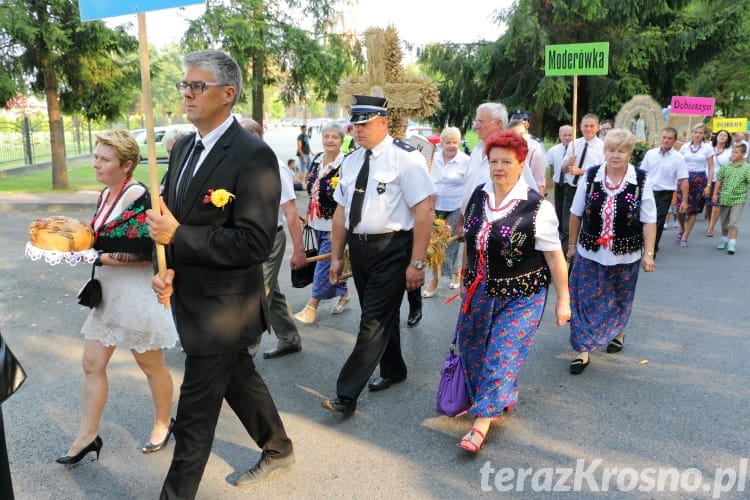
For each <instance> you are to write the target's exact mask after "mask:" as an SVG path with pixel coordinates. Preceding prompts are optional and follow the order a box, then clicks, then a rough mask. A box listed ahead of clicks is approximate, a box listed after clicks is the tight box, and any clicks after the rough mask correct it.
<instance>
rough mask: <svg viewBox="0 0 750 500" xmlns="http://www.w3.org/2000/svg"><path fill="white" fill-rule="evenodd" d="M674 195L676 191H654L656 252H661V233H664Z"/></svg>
mask: <svg viewBox="0 0 750 500" xmlns="http://www.w3.org/2000/svg"><path fill="white" fill-rule="evenodd" d="M673 194H674V191H654V200H656V244H655V245H654V252H658V251H659V241H660V240H661V233H663V232H664V221H665V220H667V214H668V213H669V206H670V205H671V204H672V195H673Z"/></svg>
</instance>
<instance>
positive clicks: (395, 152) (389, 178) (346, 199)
mask: <svg viewBox="0 0 750 500" xmlns="http://www.w3.org/2000/svg"><path fill="white" fill-rule="evenodd" d="M365 151H366V150H365V148H359V149H357V150H356V151H354V152H353V153H352V154H350V155H349V156H347V157H346V158H344V162H343V163H342V167H341V177H340V180H339V184H338V186H336V191H335V192H334V193H333V198H334V199H335V200H336V203H338V204H339V205H343V206H344V208H345V210H344V217H345V219H344V220H345V223H344V224H345V226H346V227H347V229H348V230H349V231H352V230H353V232H355V233H360V234H382V233H388V232H393V231H408V230H411V229H413V228H414V212H412V210H411V208H412V207H413V206H414V205H416V204H417V203H419V202H420V201H422V200H424V199H425V198H427V197H428V196H431V195H433V194H435V186H434V185H433V184H432V180H431V179H430V173H429V172H428V171H427V164H426V162H425V159H424V156H422V153H420V152H419V151H417V150H416V149H414V150H412V151H407V150H405V149H403V148H401V147H399V146H397V145H395V144H393V138H392V137H391V136H386V137H385V139H383V141H381V142H380V144H378V145H377V146H375V147H374V148H372V156H371V157H370V176H369V178H368V179H367V189H366V191H365V199H364V202H363V204H362V220H361V221H360V222H359V224H357V227H355V228H349V227H348V226H349V209H350V208H351V204H352V197H353V195H354V189H355V186H356V183H357V175H359V171H360V169H361V168H362V164H363V163H364V161H365ZM378 188H380V190H381V191H382V192H378Z"/></svg>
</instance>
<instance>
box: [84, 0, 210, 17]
mask: <svg viewBox="0 0 750 500" xmlns="http://www.w3.org/2000/svg"><path fill="white" fill-rule="evenodd" d="M201 3H206V2H205V0H203V1H197V0H140V1H129V2H128V1H123V0H78V7H79V9H80V11H81V21H93V20H95V19H104V18H106V17H117V16H125V15H128V14H139V13H141V12H148V11H151V10H161V9H171V8H173V7H184V6H186V5H195V4H201Z"/></svg>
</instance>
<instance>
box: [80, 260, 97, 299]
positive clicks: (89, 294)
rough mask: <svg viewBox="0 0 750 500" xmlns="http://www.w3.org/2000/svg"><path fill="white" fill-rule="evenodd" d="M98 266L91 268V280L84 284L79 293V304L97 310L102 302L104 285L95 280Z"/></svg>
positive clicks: (94, 265)
mask: <svg viewBox="0 0 750 500" xmlns="http://www.w3.org/2000/svg"><path fill="white" fill-rule="evenodd" d="M95 272H96V264H93V265H92V266H91V279H89V280H88V281H87V282H86V283H84V284H83V286H82V287H81V289H80V290H79V291H78V303H79V304H80V305H82V306H86V307H90V308H92V309H93V308H95V307H96V306H98V305H99V304H101V302H102V284H101V283H100V282H99V280H98V279H96V278H94V273H95Z"/></svg>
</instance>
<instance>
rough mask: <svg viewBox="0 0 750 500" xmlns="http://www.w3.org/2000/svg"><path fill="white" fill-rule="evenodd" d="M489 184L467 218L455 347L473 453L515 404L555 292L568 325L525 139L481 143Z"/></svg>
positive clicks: (560, 268)
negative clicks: (526, 172) (527, 168)
mask: <svg viewBox="0 0 750 500" xmlns="http://www.w3.org/2000/svg"><path fill="white" fill-rule="evenodd" d="M484 147H485V154H486V155H487V158H488V160H489V168H490V182H488V183H485V184H482V185H480V186H477V188H476V189H475V190H474V192H473V194H472V195H471V198H470V199H469V202H468V205H467V207H466V212H465V213H464V237H465V239H466V252H465V254H464V264H465V265H464V272H463V284H462V285H463V287H462V293H463V303H462V305H461V312H460V314H459V317H458V323H457V325H456V330H457V331H456V345H457V347H458V349H459V350H460V352H461V356H462V357H463V361H464V366H465V369H466V380H467V383H468V388H469V394H470V396H471V406H470V407H469V409H468V410H467V412H468V413H469V414H470V415H472V416H473V417H475V420H474V425H473V426H472V427H471V429H470V430H469V432H468V433H467V434H466V435H465V436H464V437H463V438H462V439H461V441H460V442H459V446H460V447H461V448H463V449H464V450H466V451H468V452H471V453H476V452H478V451H479V450H480V449H481V448H482V446H483V445H484V441H485V439H486V435H487V431H489V428H490V423H491V422H492V421H493V420H495V419H497V418H499V417H500V416H501V415H502V414H503V411H505V410H509V409H510V408H511V407H512V406H513V405H514V404H515V402H516V400H517V399H518V383H517V380H518V372H519V370H520V369H521V366H522V365H523V363H524V361H525V360H526V356H527V355H528V352H529V347H530V346H531V343H532V341H533V337H534V335H535V334H536V332H537V330H538V328H539V322H540V320H541V318H542V313H543V312H544V306H545V304H546V302H547V287H548V285H549V282H550V280H551V281H552V282H553V283H554V285H555V290H556V291H557V303H556V305H555V315H556V322H557V324H558V326H560V325H563V324H564V323H565V322H566V321H568V320H569V319H570V301H569V298H568V278H567V268H566V264H565V257H564V256H563V253H562V248H561V246H560V238H559V236H558V234H557V225H558V222H557V217H556V215H555V209H554V207H553V206H552V205H551V204H550V203H549V202H548V201H546V200H545V199H544V198H543V197H542V196H541V195H539V193H537V192H536V191H535V190H534V189H531V188H530V187H529V185H528V184H527V183H526V181H525V180H524V179H523V177H522V176H521V173H522V171H523V168H524V160H525V159H526V154H527V152H528V147H527V145H526V141H525V140H524V138H523V137H521V136H520V135H518V134H516V133H515V132H512V131H510V130H502V131H500V132H497V133H496V134H495V135H493V136H492V137H490V138H489V139H488V140H487V141H486V143H485V145H484Z"/></svg>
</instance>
